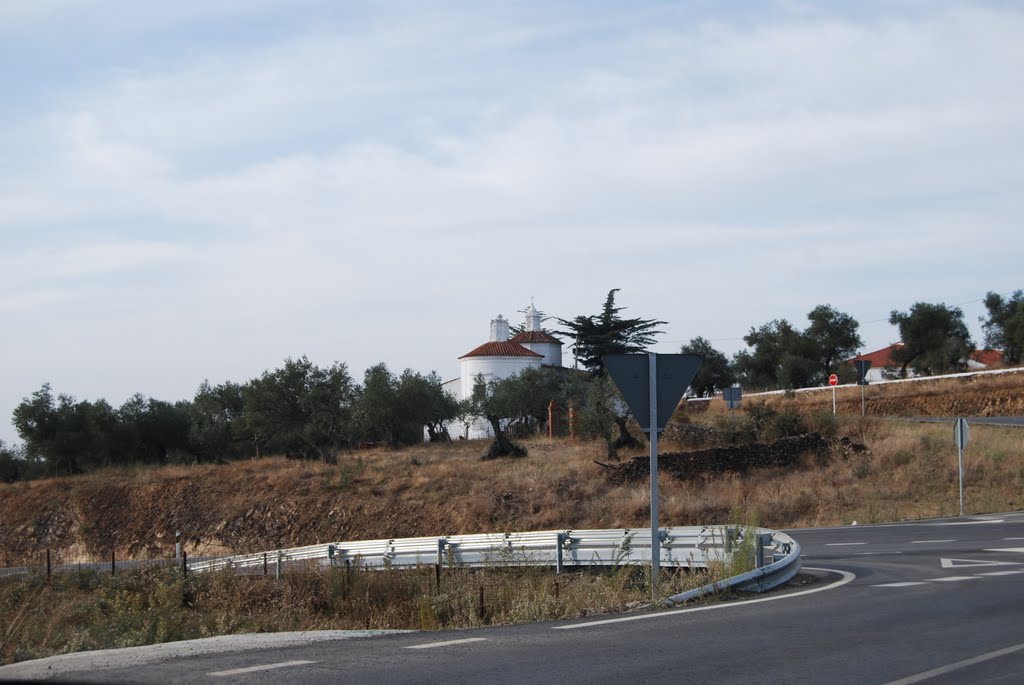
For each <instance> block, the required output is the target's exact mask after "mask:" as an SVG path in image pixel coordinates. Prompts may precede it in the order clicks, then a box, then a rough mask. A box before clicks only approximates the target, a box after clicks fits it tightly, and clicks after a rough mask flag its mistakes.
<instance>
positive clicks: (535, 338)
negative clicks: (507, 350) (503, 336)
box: [512, 331, 562, 345]
mask: <svg viewBox="0 0 1024 685" xmlns="http://www.w3.org/2000/svg"><path fill="white" fill-rule="evenodd" d="M512 342H514V343H520V344H522V343H555V344H556V345H561V344H562V341H561V340H559V339H558V338H556V337H555V336H553V335H551V334H550V333H545V332H544V331H523V332H522V333H519V334H517V335H516V336H515V337H513V338H512Z"/></svg>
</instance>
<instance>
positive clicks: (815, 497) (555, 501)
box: [0, 376, 1024, 661]
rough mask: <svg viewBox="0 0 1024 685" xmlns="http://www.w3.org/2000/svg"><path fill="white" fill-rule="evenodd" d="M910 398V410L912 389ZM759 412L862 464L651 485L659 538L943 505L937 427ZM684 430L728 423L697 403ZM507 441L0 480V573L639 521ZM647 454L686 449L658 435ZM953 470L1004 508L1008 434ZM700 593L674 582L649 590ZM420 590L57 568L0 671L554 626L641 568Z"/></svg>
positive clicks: (975, 449) (970, 452) (609, 489)
mask: <svg viewBox="0 0 1024 685" xmlns="http://www.w3.org/2000/svg"><path fill="white" fill-rule="evenodd" d="M1020 378H1024V376H1021V377H1020ZM1020 378H1018V379H1017V381H1016V382H1018V383H1019V382H1020ZM999 382H1000V384H1002V387H1001V388H992V387H989V388H988V389H987V390H986V391H985V392H986V393H987V394H986V395H985V397H984V402H988V403H989V404H998V403H1002V404H1003V405H1005V406H1011V405H1012V402H1013V401H1015V400H1014V397H1015V395H1014V393H1017V394H1021V393H1020V389H1019V388H1018V386H1016V385H1013V384H1012V382H1011V381H1009V380H1007V379H1005V378H1002V379H1000V380H999ZM908 385H909V384H908ZM892 387H897V386H892ZM947 390H948V389H947ZM965 394H966V395H970V396H972V397H976V398H977V397H981V395H982V393H976V392H974V391H973V390H972V391H971V392H969V393H965ZM916 397H918V399H917V400H914V401H916V402H919V403H922V402H924V400H921V399H920V398H921V397H926V395H924V394H922V393H920V392H919V393H918V394H917V396H916ZM935 397H938V398H939V399H937V400H935V402H934V403H933V404H932V405H930V406H932V407H933V408H935V407H938V408H942V407H947V406H948V405H949V403H950V400H949V399H948V398H944V397H942V395H941V393H940V394H939V395H936V396H935ZM776 401H777V402H778V405H777V407H778V408H779V410H781V414H782V415H783V419H779V420H776V423H780V422H781V425H782V426H783V427H784V428H785V429H786V430H789V429H790V428H792V427H793V426H792V425H791V424H794V423H797V424H802V425H803V426H805V427H807V428H810V429H814V430H818V431H821V432H823V433H825V434H828V435H835V436H848V437H850V438H852V439H853V440H855V441H856V442H859V443H863V444H864V445H866V446H867V447H868V448H869V450H868V451H866V452H837V453H836V454H834V455H833V456H832V458H831V459H825V460H818V459H808V460H807V461H806V462H805V463H803V464H801V465H800V466H797V467H792V468H786V469H763V470H760V471H751V472H748V473H746V474H743V475H739V474H726V475H721V476H715V477H705V478H700V479H695V480H690V481H679V480H676V479H674V478H671V477H668V476H666V475H662V477H661V478H660V490H661V523H662V525H667V526H683V525H697V524H700V525H712V524H725V523H735V522H737V521H739V522H744V523H748V522H750V521H751V520H756V521H757V522H758V523H759V524H760V525H763V526H765V527H769V528H791V527H806V526H816V525H835V524H848V523H851V522H852V521H858V522H860V523H872V522H882V521H894V520H900V519H910V518H922V517H931V516H942V515H951V514H955V513H956V512H957V511H958V475H957V452H956V448H955V446H954V444H953V436H952V428H951V426H950V425H948V424H921V423H904V422H896V421H891V420H886V419H879V418H873V417H870V416H869V417H867V418H863V419H862V418H860V417H859V415H858V414H859V396H858V398H857V401H858V404H857V409H858V412H852V411H846V412H843V410H842V409H841V414H840V416H839V417H838V418H833V417H832V415H831V411H830V409H831V407H830V406H829V407H828V409H829V411H822V408H821V407H817V406H814V405H813V404H812V405H809V406H803V405H801V404H800V402H797V401H796V400H794V399H790V398H779V399H778V400H776ZM972 401H973V400H972ZM748 403H749V400H748ZM829 404H830V403H829ZM921 406H929V405H927V403H925V404H924V405H921ZM754 413H755V414H756V411H755V412H754ZM965 413H969V412H965ZM689 419H690V420H693V421H699V422H701V423H702V424H707V425H712V426H717V427H719V428H726V427H728V426H729V424H730V420H729V417H728V416H727V414H726V413H725V411H724V407H716V406H715V403H712V406H710V407H708V408H707V410H706V411H705V412H704V413H702V414H699V415H691V416H689ZM744 420H745V419H744V417H742V416H741V417H738V423H741V424H742V422H743V421H744ZM776 428H778V427H777V426H776ZM779 430H781V429H779ZM719 434H720V433H719ZM742 434H743V430H736V431H734V435H742ZM526 444H527V446H528V447H529V451H530V452H529V456H528V457H527V458H526V459H515V460H495V461H488V462H483V461H481V460H480V456H481V454H483V452H484V451H485V450H486V443H483V442H458V443H454V444H450V445H422V446H418V447H415V448H411V449H407V450H401V451H388V450H376V451H367V452H358V453H351V454H344V455H341V457H340V459H339V463H338V464H337V465H333V466H330V465H325V464H320V463H310V462H297V461H289V460H284V459H263V460H258V461H248V462H238V463H232V464H227V465H221V466H213V465H199V466H192V467H184V466H173V467H167V468H162V469H119V470H111V471H107V472H103V473H97V474H91V475H88V476H81V477H76V478H60V479H49V480H43V481H36V482H30V483H20V484H14V485H0V563H4V564H6V565H21V564H27V565H42V563H43V561H42V560H43V559H45V550H46V549H51V550H53V551H54V557H55V563H60V562H62V561H63V562H67V561H74V560H78V559H83V560H87V559H90V558H98V559H106V558H109V552H110V549H111V547H113V548H114V549H115V550H116V552H117V555H118V557H120V558H131V557H135V558H138V557H147V556H148V557H169V556H171V555H172V554H173V546H174V531H175V530H182V531H184V537H185V546H186V549H187V550H188V551H189V553H190V554H191V555H193V556H195V555H199V554H209V553H226V552H248V551H257V550H266V549H275V548H278V547H288V546H297V545H307V544H313V543H317V542H328V541H336V540H358V539H371V538H393V537H411V536H419V535H443V534H464V533H478V532H494V531H527V530H549V529H562V528H576V529H581V528H637V527H644V526H646V525H647V524H648V520H649V519H648V516H649V495H648V492H649V489H648V484H647V483H646V482H640V483H632V484H625V485H614V484H612V483H610V482H609V481H608V480H607V479H606V477H605V473H604V469H602V468H600V467H598V466H596V465H595V464H594V463H593V462H594V461H595V460H597V461H603V460H604V458H605V451H604V446H603V444H601V443H598V442H575V443H574V442H569V441H566V440H549V439H546V438H536V439H532V440H528V441H526ZM662 448H663V450H664V451H666V452H669V451H679V450H683V449H685V448H686V445H684V444H673V442H672V441H671V440H666V441H665V442H664V443H663V444H662ZM638 452H640V453H643V452H644V450H643V449H641V450H638ZM624 456H629V455H624ZM965 467H966V469H965V470H966V481H965V485H966V500H965V505H966V511H967V513H983V512H996V511H1007V510H1013V509H1017V508H1020V507H1021V506H1022V498H1024V495H1022V493H1024V431H1022V430H1021V429H1016V428H1003V427H995V426H982V425H975V426H972V430H971V442H970V445H969V446H968V448H967V450H966V452H965ZM718 572H720V573H724V572H727V571H726V570H723V569H719V570H718ZM703 580H706V578H703V577H696V578H695V577H693V576H688V575H685V574H678V575H676V576H674V577H673V578H672V579H671V580H670V581H668V582H669V586H668V587H666V588H665V590H666V592H669V591H682V590H683V589H688V587H690V586H692V585H694V584H696V583H698V582H700V581H703ZM434 583H435V581H434V576H433V571H432V569H431V570H429V571H411V572H399V571H395V572H385V573H380V572H373V573H356V574H355V578H353V577H351V576H348V575H347V574H344V573H343V572H341V573H339V572H337V571H331V570H325V569H321V570H311V571H307V572H305V573H300V574H289V575H288V576H286V578H285V579H284V580H282V581H281V582H280V583H277V584H275V583H273V581H271V580H269V579H264V578H237V577H235V576H232V575H230V574H212V575H209V576H194V577H192V576H190V577H189V578H188V579H181V578H180V577H177V576H174V575H173V573H170V572H168V571H158V570H152V571H146V572H139V573H134V574H123V575H121V574H119V575H118V576H116V577H114V578H110V577H104V576H100V575H97V574H92V573H84V574H76V573H70V574H64V575H60V576H54V580H53V581H51V582H50V583H47V582H46V579H45V578H41V577H39V576H33V577H22V578H20V579H11V578H7V579H0V644H2V646H0V659H2V660H6V661H10V660H15V659H23V658H30V657H33V656H41V655H44V654H49V653H56V652H62V651H69V650H77V649H89V648H92V647H97V646H119V645H130V644H144V643H147V642H153V641H160V640H170V639H183V638H187V637H201V636H204V635H214V634H224V633H232V632H245V631H253V630H257V631H258V630H300V629H313V628H366V627H373V628H383V627H389V628H399V627H409V628H427V629H432V628H444V627H463V626H472V625H482V624H484V623H506V622H516V621H527V620H537V619H545V618H561V617H567V616H578V615H582V614H586V613H594V612H602V611H616V610H621V609H623V608H628V607H630V606H633V604H634V603H635V602H641V601H644V600H645V599H646V596H647V593H648V590H647V589H646V587H645V584H644V581H643V576H642V573H638V572H637V571H635V570H629V569H623V570H617V571H613V572H610V573H595V574H579V575H571V576H563V577H560V578H559V579H558V580H557V584H556V578H555V576H554V574H552V573H551V572H550V571H537V570H534V569H518V570H517V572H516V573H508V572H505V571H500V570H498V569H487V570H483V571H475V572H473V571H454V570H452V571H450V572H449V573H448V575H447V576H446V578H445V579H444V580H443V582H442V585H441V587H440V588H438V587H436V585H435V584H434ZM481 587H483V589H484V597H485V603H484V607H483V609H482V610H481V608H480V605H479V593H480V588H481ZM384 597H388V598H390V599H388V600H387V601H386V602H385V601H383V599H381V598H384ZM361 598H367V601H365V602H364V601H363V599H361Z"/></svg>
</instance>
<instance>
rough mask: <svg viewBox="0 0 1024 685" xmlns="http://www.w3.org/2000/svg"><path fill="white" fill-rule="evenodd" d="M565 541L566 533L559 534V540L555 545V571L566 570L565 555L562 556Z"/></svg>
mask: <svg viewBox="0 0 1024 685" xmlns="http://www.w3.org/2000/svg"><path fill="white" fill-rule="evenodd" d="M564 543H565V533H559V534H558V542H557V544H556V545H555V547H556V551H555V573H559V574H560V573H561V572H562V571H563V570H564V567H563V557H562V545H563V544H564Z"/></svg>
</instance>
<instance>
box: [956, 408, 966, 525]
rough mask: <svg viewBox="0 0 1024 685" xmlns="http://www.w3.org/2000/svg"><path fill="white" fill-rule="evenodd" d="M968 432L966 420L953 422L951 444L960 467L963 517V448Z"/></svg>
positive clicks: (962, 513) (962, 510)
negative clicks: (954, 444) (953, 445)
mask: <svg viewBox="0 0 1024 685" xmlns="http://www.w3.org/2000/svg"><path fill="white" fill-rule="evenodd" d="M969 433H970V431H969V430H968V429H967V419H965V418H962V417H961V418H959V419H957V420H956V421H955V422H953V442H955V443H956V451H957V455H958V457H959V465H960V515H961V516H963V515H964V448H965V447H967V438H968V435H969Z"/></svg>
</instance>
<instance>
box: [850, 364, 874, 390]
mask: <svg viewBox="0 0 1024 685" xmlns="http://www.w3.org/2000/svg"><path fill="white" fill-rule="evenodd" d="M853 365H854V366H855V367H856V368H857V384H858V385H867V384H868V369H870V368H871V360H870V359H856V360H854V362H853Z"/></svg>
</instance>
